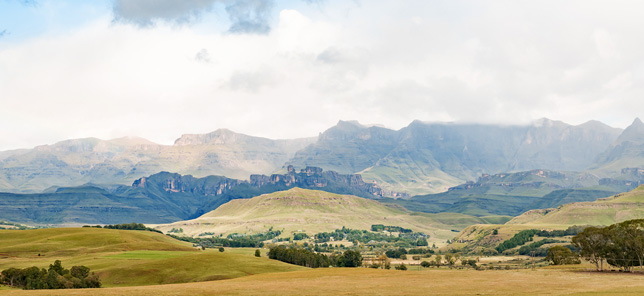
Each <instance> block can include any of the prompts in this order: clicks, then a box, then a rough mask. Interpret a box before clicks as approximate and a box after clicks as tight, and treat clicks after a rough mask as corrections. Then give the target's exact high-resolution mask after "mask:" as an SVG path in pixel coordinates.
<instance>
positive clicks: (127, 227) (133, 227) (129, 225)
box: [83, 222, 163, 234]
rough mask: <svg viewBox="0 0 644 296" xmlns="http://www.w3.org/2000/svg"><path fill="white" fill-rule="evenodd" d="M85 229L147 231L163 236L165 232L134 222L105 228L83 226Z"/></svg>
mask: <svg viewBox="0 0 644 296" xmlns="http://www.w3.org/2000/svg"><path fill="white" fill-rule="evenodd" d="M83 227H84V228H88V227H91V228H105V229H120V230H145V231H152V232H158V233H161V234H163V232H161V231H160V230H157V229H152V228H149V227H145V225H143V224H141V223H134V222H132V223H123V224H114V225H105V226H101V225H94V226H91V225H83Z"/></svg>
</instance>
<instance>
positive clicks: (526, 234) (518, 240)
mask: <svg viewBox="0 0 644 296" xmlns="http://www.w3.org/2000/svg"><path fill="white" fill-rule="evenodd" d="M586 227H587V226H577V225H574V226H570V227H568V228H567V229H566V230H550V231H548V230H537V229H528V230H522V231H519V233H517V234H515V235H514V236H513V237H512V238H510V239H508V240H506V241H504V242H502V243H501V244H499V245H498V246H497V247H496V251H497V252H499V253H502V252H503V251H505V250H509V249H512V248H514V247H516V246H521V245H524V244H525V243H527V242H530V241H532V240H533V237H534V236H535V235H536V236H541V237H563V236H568V235H576V234H578V233H580V232H581V231H583V230H584V229H585V228H586ZM495 230H496V229H495ZM543 244H546V243H543ZM543 244H542V245H543ZM542 245H538V246H535V247H532V248H526V249H523V252H525V253H524V254H521V255H525V254H529V253H530V252H531V251H534V250H535V249H537V248H538V247H540V246H542ZM519 252H521V250H520V251H519ZM544 253H545V250H543V251H541V255H542V256H543V255H544Z"/></svg>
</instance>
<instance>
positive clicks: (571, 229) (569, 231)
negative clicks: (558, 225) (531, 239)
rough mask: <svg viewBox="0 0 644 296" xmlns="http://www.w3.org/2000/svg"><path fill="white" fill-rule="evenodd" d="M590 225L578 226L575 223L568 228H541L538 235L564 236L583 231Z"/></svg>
mask: <svg viewBox="0 0 644 296" xmlns="http://www.w3.org/2000/svg"><path fill="white" fill-rule="evenodd" d="M586 227H588V226H577V225H573V226H570V227H568V228H567V229H566V230H550V231H548V230H541V231H539V232H537V233H536V235H537V236H541V237H563V236H569V235H577V234H578V233H580V232H582V231H583V230H584V229H585V228H586Z"/></svg>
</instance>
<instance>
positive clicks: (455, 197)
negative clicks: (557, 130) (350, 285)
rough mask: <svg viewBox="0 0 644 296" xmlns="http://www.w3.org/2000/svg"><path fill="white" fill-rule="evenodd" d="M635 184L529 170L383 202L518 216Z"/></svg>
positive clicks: (429, 209)
mask: <svg viewBox="0 0 644 296" xmlns="http://www.w3.org/2000/svg"><path fill="white" fill-rule="evenodd" d="M635 184H636V182H622V181H619V180H613V179H607V178H604V179H600V178H599V177H597V176H594V175H592V174H588V173H582V172H558V171H549V170H532V171H526V172H515V173H502V174H495V175H483V176H481V177H480V178H479V179H478V181H477V182H468V183H465V184H462V185H459V186H454V187H451V188H450V189H449V190H448V191H447V192H443V193H437V194H429V195H418V196H414V197H412V198H410V199H395V200H394V199H386V200H383V201H384V202H388V203H395V204H398V205H401V206H404V207H405V208H407V209H409V210H412V211H419V212H427V213H438V212H452V213H463V214H467V215H474V216H486V215H509V216H517V215H520V214H521V213H523V212H525V211H528V210H532V209H541V208H546V207H556V206H559V205H562V204H565V203H570V202H578V201H593V200H596V199H597V198H601V197H607V196H611V195H613V194H616V193H618V192H624V191H627V190H631V189H633V188H634V187H635V186H636V185H635Z"/></svg>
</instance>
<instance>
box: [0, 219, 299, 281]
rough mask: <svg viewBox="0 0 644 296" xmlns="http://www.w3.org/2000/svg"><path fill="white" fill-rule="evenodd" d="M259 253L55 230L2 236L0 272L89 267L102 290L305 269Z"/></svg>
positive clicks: (154, 237)
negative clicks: (57, 266)
mask: <svg viewBox="0 0 644 296" xmlns="http://www.w3.org/2000/svg"><path fill="white" fill-rule="evenodd" d="M254 251H255V249H226V251H225V252H223V253H221V252H219V251H218V250H213V249H207V250H205V251H201V250H197V249H195V248H193V247H192V246H191V245H190V244H188V243H184V242H180V241H177V240H175V239H172V238H170V237H167V236H165V235H161V234H159V233H154V232H149V231H125V230H112V229H97V228H53V229H37V230H2V231H0V270H4V269H7V268H10V267H17V268H25V267H30V266H37V267H39V268H47V267H48V266H49V264H51V263H53V262H54V260H61V261H62V263H63V266H64V267H65V268H71V267H72V266H74V265H85V266H87V267H89V268H90V269H91V270H92V271H95V272H96V273H97V274H98V275H99V276H100V278H101V281H102V283H103V285H104V286H107V287H114V286H137V285H155V284H169V283H185V282H196V281H209V280H218V279H230V278H236V277H241V276H248V275H253V274H260V273H267V272H282V271H294V270H301V269H303V268H302V267H299V266H294V265H289V264H286V263H282V262H279V261H274V260H269V259H268V258H266V256H265V253H266V250H263V251H262V254H264V256H263V257H260V258H258V257H255V256H254Z"/></svg>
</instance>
